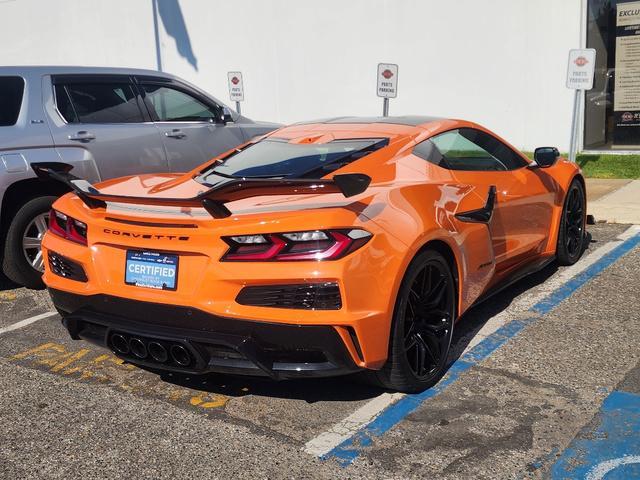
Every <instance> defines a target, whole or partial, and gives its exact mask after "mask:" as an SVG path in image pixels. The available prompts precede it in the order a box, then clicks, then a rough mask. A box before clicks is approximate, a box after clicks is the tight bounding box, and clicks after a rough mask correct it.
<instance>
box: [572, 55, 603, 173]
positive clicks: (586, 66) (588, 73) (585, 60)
mask: <svg viewBox="0 0 640 480" xmlns="http://www.w3.org/2000/svg"><path fill="white" fill-rule="evenodd" d="M595 67H596V51H595V49H594V48H585V49H574V50H569V65H568V67H567V88H571V89H573V90H574V91H575V94H574V97H573V116H572V118H571V141H570V143H569V161H570V162H575V161H576V151H577V150H578V132H577V130H578V114H579V112H580V102H581V101H582V93H583V92H584V91H585V90H591V89H592V88H593V74H594V72H595Z"/></svg>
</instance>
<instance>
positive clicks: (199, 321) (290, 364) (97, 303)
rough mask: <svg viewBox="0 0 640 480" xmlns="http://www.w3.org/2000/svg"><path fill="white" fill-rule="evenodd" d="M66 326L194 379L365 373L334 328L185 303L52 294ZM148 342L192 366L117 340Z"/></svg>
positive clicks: (144, 363) (131, 358)
mask: <svg viewBox="0 0 640 480" xmlns="http://www.w3.org/2000/svg"><path fill="white" fill-rule="evenodd" d="M49 293H50V295H51V298H52V300H53V303H54V305H55V306H56V307H57V308H58V309H59V310H60V311H62V312H63V324H64V326H65V327H66V328H67V330H69V333H70V334H71V336H72V337H73V338H75V339H79V338H82V339H84V340H87V341H89V342H92V343H94V344H97V345H100V346H102V347H106V348H109V349H111V350H113V351H114V353H115V354H116V355H118V356H119V357H120V358H123V359H125V360H127V361H129V362H131V363H134V364H138V365H142V366H146V367H150V368H156V369H162V370H170V371H179V372H185V373H192V374H203V373H208V372H220V373H232V374H242V375H256V376H268V377H271V378H274V379H281V378H293V377H305V376H308V377H322V376H336V375H344V374H348V373H352V372H355V371H358V370H359V369H360V367H358V366H357V365H356V364H355V363H354V361H353V359H352V357H351V355H350V354H349V352H348V350H347V348H346V346H345V344H344V342H343V341H342V339H341V338H340V335H339V334H338V332H337V331H336V330H335V329H334V328H333V327H331V326H326V325H295V324H283V323H268V322H255V321H249V320H239V319H235V318H225V317H219V316H216V315H212V314H210V313H206V312H203V311H201V310H198V309H192V308H187V307H182V306H175V305H167V304H158V303H150V302H141V301H135V300H128V299H125V298H120V297H114V296H110V295H78V294H73V293H68V292H63V291H61V290H56V289H51V288H50V289H49ZM114 334H115V335H122V336H124V337H125V338H126V339H128V340H130V339H133V338H135V339H139V340H141V341H142V342H143V344H144V345H147V346H148V344H149V343H151V342H154V343H157V344H160V345H162V346H164V347H165V348H166V350H167V351H169V350H170V349H171V347H172V346H173V345H179V346H181V347H183V348H185V349H186V350H187V351H188V352H189V354H190V356H191V357H190V361H189V363H188V365H178V364H177V363H175V362H174V361H172V359H171V357H169V359H168V360H167V361H165V362H159V361H156V360H154V359H153V358H151V356H150V355H148V356H146V357H144V358H141V357H140V356H135V355H134V354H133V353H131V352H122V351H118V350H117V349H116V348H114V345H113V342H112V338H113V335H114Z"/></svg>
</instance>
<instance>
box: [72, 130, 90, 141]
mask: <svg viewBox="0 0 640 480" xmlns="http://www.w3.org/2000/svg"><path fill="white" fill-rule="evenodd" d="M95 139H96V136H95V135H94V134H93V133H91V132H87V131H86V130H80V131H79V132H77V133H76V134H75V135H69V140H74V141H76V142H89V141H91V140H95Z"/></svg>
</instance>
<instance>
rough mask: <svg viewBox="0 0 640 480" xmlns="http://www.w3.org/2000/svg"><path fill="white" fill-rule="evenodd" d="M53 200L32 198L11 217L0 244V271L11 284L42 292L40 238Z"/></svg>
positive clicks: (42, 269) (42, 260)
mask: <svg viewBox="0 0 640 480" xmlns="http://www.w3.org/2000/svg"><path fill="white" fill-rule="evenodd" d="M56 198H57V197H53V196H45V197H36V198H34V199H32V200H29V201H28V202H27V203H25V204H24V205H23V206H22V207H21V208H20V209H19V210H18V211H17V213H16V214H15V216H14V217H13V220H12V221H11V224H10V225H9V230H8V231H7V238H6V240H5V245H4V258H3V261H2V269H3V271H4V274H5V275H6V276H7V277H9V279H11V280H13V281H14V282H16V283H18V284H20V285H23V286H25V287H27V288H33V289H42V288H44V284H43V283H42V278H41V277H42V272H44V258H43V256H42V248H41V243H42V237H43V236H44V234H45V232H46V231H47V228H48V224H49V210H51V204H52V203H53V202H54V201H55V200H56Z"/></svg>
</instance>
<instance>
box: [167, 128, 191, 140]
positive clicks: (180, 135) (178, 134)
mask: <svg viewBox="0 0 640 480" xmlns="http://www.w3.org/2000/svg"><path fill="white" fill-rule="evenodd" d="M164 136H165V137H170V138H184V137H186V136H187V134H186V133H184V132H183V131H182V130H180V129H179V128H174V129H173V130H171V131H170V132H164Z"/></svg>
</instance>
